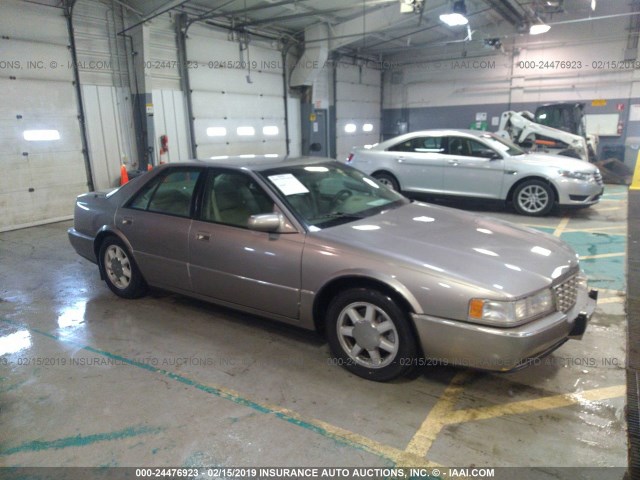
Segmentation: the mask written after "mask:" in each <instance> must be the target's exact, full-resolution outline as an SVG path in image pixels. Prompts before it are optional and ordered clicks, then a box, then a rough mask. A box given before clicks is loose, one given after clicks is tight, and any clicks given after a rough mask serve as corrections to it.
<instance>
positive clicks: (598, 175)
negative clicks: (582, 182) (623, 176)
mask: <svg viewBox="0 0 640 480" xmlns="http://www.w3.org/2000/svg"><path fill="white" fill-rule="evenodd" d="M593 178H594V180H595V181H596V183H597V184H598V185H600V186H602V185H604V182H603V181H602V174H601V173H600V170H596V173H594V174H593Z"/></svg>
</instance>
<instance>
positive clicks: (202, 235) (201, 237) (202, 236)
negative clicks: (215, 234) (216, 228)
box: [196, 232, 211, 242]
mask: <svg viewBox="0 0 640 480" xmlns="http://www.w3.org/2000/svg"><path fill="white" fill-rule="evenodd" d="M210 238H211V236H210V235H209V234H208V233H202V232H198V233H196V240H200V241H201V242H208V241H209V239H210Z"/></svg>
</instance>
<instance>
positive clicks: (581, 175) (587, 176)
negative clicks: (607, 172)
mask: <svg viewBox="0 0 640 480" xmlns="http://www.w3.org/2000/svg"><path fill="white" fill-rule="evenodd" d="M558 173H559V174H560V176H562V177H565V178H573V179H574V180H582V181H584V182H588V181H589V180H591V179H593V173H591V172H572V171H570V170H559V171H558Z"/></svg>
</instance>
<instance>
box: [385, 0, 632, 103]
mask: <svg viewBox="0 0 640 480" xmlns="http://www.w3.org/2000/svg"><path fill="white" fill-rule="evenodd" d="M621 5H622V2H621ZM627 23H628V19H620V18H612V19H605V20H600V21H594V22H590V23H577V24H566V25H562V26H558V28H556V27H553V28H552V29H551V31H550V32H549V33H547V34H545V35H541V36H539V37H536V38H531V41H530V42H527V43H524V42H523V43H522V45H518V47H517V48H513V47H511V46H509V47H508V48H507V51H514V50H515V51H517V52H518V53H517V55H515V56H512V55H511V54H510V53H509V54H506V55H505V54H491V53H489V52H487V55H486V56H482V57H467V58H458V59H454V60H440V59H433V58H432V59H429V58H428V56H427V57H425V59H424V61H422V60H421V59H420V58H416V57H418V56H419V55H424V52H419V51H417V50H412V51H410V52H409V53H401V54H398V55H397V56H396V57H394V58H391V59H389V62H390V63H393V64H398V65H399V66H398V67H397V68H394V69H392V70H390V71H388V72H387V74H386V75H385V82H386V83H385V87H384V94H385V95H384V108H394V109H400V108H420V107H449V106H462V105H483V104H484V105H486V104H509V103H521V102H524V103H547V102H554V101H571V100H576V101H585V100H586V101H590V100H592V99H594V98H605V99H607V98H628V97H629V95H630V91H629V89H630V82H631V78H632V69H628V68H627V69H625V68H620V69H618V68H615V67H614V68H607V67H606V63H607V61H609V60H614V61H619V60H623V59H624V58H625V49H626V43H627ZM516 41H517V42H520V41H519V40H516ZM429 53H431V52H429ZM555 62H564V66H563V65H559V64H558V65H556V64H555ZM598 62H600V65H598ZM545 65H546V66H545ZM549 65H552V66H549ZM594 67H595V68H594Z"/></svg>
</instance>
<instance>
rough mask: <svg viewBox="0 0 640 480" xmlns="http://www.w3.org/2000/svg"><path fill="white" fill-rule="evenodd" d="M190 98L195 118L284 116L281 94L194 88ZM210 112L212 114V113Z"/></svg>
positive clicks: (274, 117)
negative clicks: (228, 91)
mask: <svg viewBox="0 0 640 480" xmlns="http://www.w3.org/2000/svg"><path fill="white" fill-rule="evenodd" d="M191 99H192V103H193V115H194V116H195V117H196V118H202V117H208V116H211V118H218V119H224V118H227V119H233V118H240V119H245V118H251V119H263V118H264V119H277V120H282V119H283V118H284V111H283V110H284V105H283V100H282V97H281V96H280V97H275V96H271V95H260V94H258V95H249V94H236V93H216V92H206V91H198V90H194V91H193V93H192V94H191ZM212 113H213V114H214V115H212Z"/></svg>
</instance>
